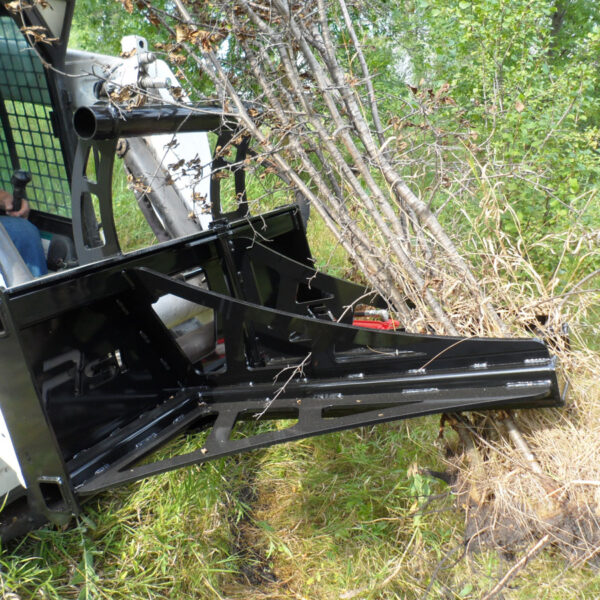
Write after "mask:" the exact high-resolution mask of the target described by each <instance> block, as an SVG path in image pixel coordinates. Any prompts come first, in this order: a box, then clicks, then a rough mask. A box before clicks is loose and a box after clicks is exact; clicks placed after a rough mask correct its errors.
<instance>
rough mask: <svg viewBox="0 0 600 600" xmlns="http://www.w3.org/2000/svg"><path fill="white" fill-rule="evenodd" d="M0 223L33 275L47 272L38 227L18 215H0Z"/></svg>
mask: <svg viewBox="0 0 600 600" xmlns="http://www.w3.org/2000/svg"><path fill="white" fill-rule="evenodd" d="M0 223H2V225H3V226H4V229H6V232H7V233H8V235H9V236H10V239H11V240H12V243H13V244H14V245H15V246H16V248H17V250H18V251H19V254H20V255H21V256H22V257H23V260H24V261H25V264H26V265H27V266H28V267H29V270H30V271H31V274H32V275H33V276H34V277H40V276H41V275H45V274H46V273H47V272H48V267H47V266H46V257H45V256H44V249H43V248H42V240H41V238H40V232H39V230H38V228H37V227H36V226H35V225H34V224H33V223H30V222H29V221H28V220H27V219H21V218H19V217H8V216H6V215H2V216H0Z"/></svg>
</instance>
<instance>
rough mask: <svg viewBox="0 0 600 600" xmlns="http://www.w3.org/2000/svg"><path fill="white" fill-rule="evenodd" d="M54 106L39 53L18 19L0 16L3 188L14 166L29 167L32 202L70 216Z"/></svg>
mask: <svg viewBox="0 0 600 600" xmlns="http://www.w3.org/2000/svg"><path fill="white" fill-rule="evenodd" d="M51 112H52V103H51V101H50V94H49V93H48V84H47V82H46V75H45V73H44V67H43V66H42V63H41V61H40V59H39V58H38V56H37V54H36V53H35V52H34V50H32V49H31V47H30V46H29V44H28V43H27V41H26V40H25V39H24V37H23V35H22V34H21V32H20V31H19V29H18V28H17V26H16V25H15V23H14V21H13V20H12V19H11V18H10V17H7V16H0V125H1V127H0V188H2V189H5V190H7V191H12V186H11V184H10V178H11V175H12V172H13V171H14V170H15V169H17V168H21V169H25V170H26V171H30V172H31V175H32V181H31V183H30V184H29V185H28V186H27V197H28V199H29V204H30V206H31V208H34V209H36V210H39V211H42V212H47V213H51V214H55V215H62V216H66V217H69V216H70V215H71V201H70V191H69V184H68V181H67V174H66V170H65V166H64V161H63V155H62V151H61V148H60V141H59V140H58V138H56V137H55V136H54V134H53V133H52V124H51V122H50V114H51Z"/></svg>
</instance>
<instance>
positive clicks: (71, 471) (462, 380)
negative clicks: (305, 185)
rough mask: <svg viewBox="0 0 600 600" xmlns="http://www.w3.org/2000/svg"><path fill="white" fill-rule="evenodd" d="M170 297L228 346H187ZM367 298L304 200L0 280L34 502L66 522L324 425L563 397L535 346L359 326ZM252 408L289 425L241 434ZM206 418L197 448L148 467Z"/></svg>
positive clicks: (12, 408)
mask: <svg viewBox="0 0 600 600" xmlns="http://www.w3.org/2000/svg"><path fill="white" fill-rule="evenodd" d="M199 273H202V274H203V275H204V277H205V285H204V286H201V287H199V286H198V285H196V284H192V283H189V282H187V280H188V278H189V277H190V276H191V275H195V276H197V275H198V274H199ZM165 294H171V295H173V296H177V297H179V298H183V299H186V300H188V301H191V302H194V303H197V304H199V305H201V306H204V307H207V309H210V310H212V311H213V315H214V328H215V337H216V338H222V339H223V342H224V354H223V355H222V356H221V355H219V354H218V353H216V352H214V351H212V350H211V351H210V352H209V353H208V354H207V356H206V358H205V359H204V360H201V361H196V362H192V361H191V360H190V358H188V357H187V356H186V355H185V354H184V352H183V351H182V349H181V348H180V347H179V345H178V344H177V341H176V339H175V337H174V335H173V333H172V332H171V331H170V330H168V329H167V328H166V327H165V325H164V324H163V323H162V321H161V320H160V319H159V317H158V316H157V314H156V313H155V311H154V310H153V303H154V302H155V301H156V300H157V299H158V298H159V297H161V296H163V295H165ZM357 302H361V303H367V304H371V305H374V306H383V301H382V299H381V298H379V297H377V296H376V295H374V294H373V293H369V292H368V291H367V290H366V289H364V288H362V287H361V286H358V285H355V284H352V283H349V282H346V281H343V280H339V279H336V278H333V277H330V276H327V275H324V274H322V273H318V272H316V271H315V270H314V268H313V267H312V263H311V258H310V251H309V249H308V245H307V242H306V237H305V234H304V230H303V226H302V222H301V219H300V216H299V214H298V211H297V210H296V208H295V207H289V208H285V209H280V210H278V211H274V212H273V213H270V214H267V215H262V216H260V217H255V218H251V219H242V220H239V221H236V222H234V223H230V224H225V225H222V226H221V227H218V228H216V229H215V230H212V231H208V232H201V233H199V234H197V235H194V236H191V237H189V238H185V239H182V240H176V241H173V242H166V243H164V244H162V245H160V246H158V247H154V248H147V249H144V250H142V251H138V252H135V253H132V254H131V255H128V256H117V257H113V258H109V259H105V260H103V261H100V262H97V263H94V264H90V265H86V266H83V267H79V268H77V269H74V270H72V271H69V272H65V273H58V274H56V275H54V276H52V277H50V278H47V279H42V280H37V281H32V282H30V283H28V284H25V285H22V286H19V287H16V288H12V289H10V290H6V291H2V292H1V293H0V319H1V320H2V323H3V328H4V334H3V339H0V382H1V383H0V386H1V387H2V397H3V404H2V409H3V412H4V414H5V418H6V420H7V423H8V426H9V430H10V432H11V435H12V437H13V442H14V444H15V446H16V448H17V453H18V456H19V458H20V462H21V465H22V469H23V473H24V476H25V478H26V481H27V484H28V495H29V502H30V505H31V506H32V508H33V509H34V512H36V513H37V514H42V515H44V516H45V517H47V518H49V519H53V520H55V521H61V520H64V519H65V518H68V516H69V515H71V514H73V513H76V512H77V511H78V510H79V502H80V500H81V498H83V497H85V496H88V495H90V494H94V493H96V492H99V491H101V490H105V489H107V488H110V487H112V486H114V485H118V484H122V483H126V482H130V481H134V480H137V479H140V478H143V477H147V476H149V475H152V474H156V473H161V472H164V471H167V470H170V469H174V468H177V467H181V466H185V465H190V464H194V463H201V462H205V461H207V460H211V459H214V458H217V457H221V456H226V455H230V454H234V453H238V452H243V451H246V450H250V449H253V448H259V447H264V446H269V445H272V444H276V443H281V442H286V441H292V440H297V439H300V438H303V437H307V436H312V435H318V434H321V433H327V432H332V431H339V430H342V429H348V428H351V427H357V426H361V425H367V424H375V423H382V422H386V421H391V420H394V419H402V418H407V417H414V416H418V415H424V414H431V413H438V412H454V411H461V410H485V409H494V408H502V409H506V408H527V407H542V406H557V405H559V404H560V403H561V399H560V395H559V390H558V384H557V380H556V374H555V362H554V359H553V358H552V357H550V356H549V354H548V351H547V349H546V346H545V345H544V344H543V343H542V342H540V341H538V340H533V339H520V340H517V339H477V338H470V339H459V338H450V337H442V336H430V335H415V334H409V333H405V332H402V331H398V332H387V331H376V330H370V329H363V328H358V327H354V326H352V324H351V323H352V318H353V308H354V306H355V305H356V303H357ZM23 364H26V365H27V368H28V376H22V377H16V378H15V377H14V373H15V372H17V371H18V370H19V369H18V366H19V365H20V371H21V372H22V365H23ZM288 380H289V381H288ZM257 415H260V418H259V420H263V419H292V420H294V421H293V423H292V424H291V425H290V424H289V423H288V426H287V427H286V428H284V429H280V430H275V431H268V432H262V433H257V434H255V435H249V436H248V437H244V438H241V439H238V438H237V437H235V436H232V431H233V430H234V427H235V426H236V424H237V423H238V422H239V421H243V420H251V419H257V418H258V417H257ZM206 428H209V435H208V438H207V439H206V441H205V442H204V444H203V445H202V447H201V448H198V450H197V451H195V452H193V453H191V454H187V455H182V456H174V457H172V458H170V459H165V460H161V461H158V462H147V460H148V456H149V455H150V454H151V453H152V452H153V451H155V450H156V449H158V448H160V447H161V446H162V445H164V444H165V443H166V442H167V441H169V440H171V439H173V438H174V437H176V436H177V435H178V434H181V433H183V432H189V431H198V430H202V429H206ZM141 459H145V462H144V464H142V465H138V464H137V463H139V462H140V460H141Z"/></svg>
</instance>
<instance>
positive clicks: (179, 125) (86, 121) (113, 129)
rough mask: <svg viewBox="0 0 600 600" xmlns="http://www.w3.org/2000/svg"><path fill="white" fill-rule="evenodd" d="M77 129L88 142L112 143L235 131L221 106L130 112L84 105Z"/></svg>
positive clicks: (146, 108) (78, 112)
mask: <svg viewBox="0 0 600 600" xmlns="http://www.w3.org/2000/svg"><path fill="white" fill-rule="evenodd" d="M73 126H74V128H75V131H76V133H77V135H78V136H79V137H81V138H83V139H84V140H111V139H116V138H120V137H137V136H146V135H154V134H160V133H180V132H181V133H183V132H188V131H214V130H216V129H219V128H222V127H225V128H229V129H231V128H233V127H234V126H235V120H234V119H228V118H227V117H226V116H225V115H224V113H223V109H222V108H221V107H217V106H207V105H190V106H169V105H159V106H142V107H140V108H132V109H130V110H126V109H123V108H119V107H115V106H114V105H108V104H103V105H96V106H82V107H81V108H78V109H77V110H76V111H75V114H74V115H73Z"/></svg>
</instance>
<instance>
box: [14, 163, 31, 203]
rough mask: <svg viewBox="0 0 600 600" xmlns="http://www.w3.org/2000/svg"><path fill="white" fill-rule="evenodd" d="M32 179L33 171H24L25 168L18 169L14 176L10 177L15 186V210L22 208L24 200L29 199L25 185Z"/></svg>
mask: <svg viewBox="0 0 600 600" xmlns="http://www.w3.org/2000/svg"><path fill="white" fill-rule="evenodd" d="M30 181H31V173H29V172H28V171H23V169H17V170H16V171H15V172H14V173H13V175H12V177H11V178H10V182H11V184H12V186H13V208H12V209H13V211H14V212H17V211H18V210H20V209H21V205H22V204H23V200H26V199H27V193H26V192H25V187H26V186H27V184H28V183H29V182H30Z"/></svg>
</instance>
